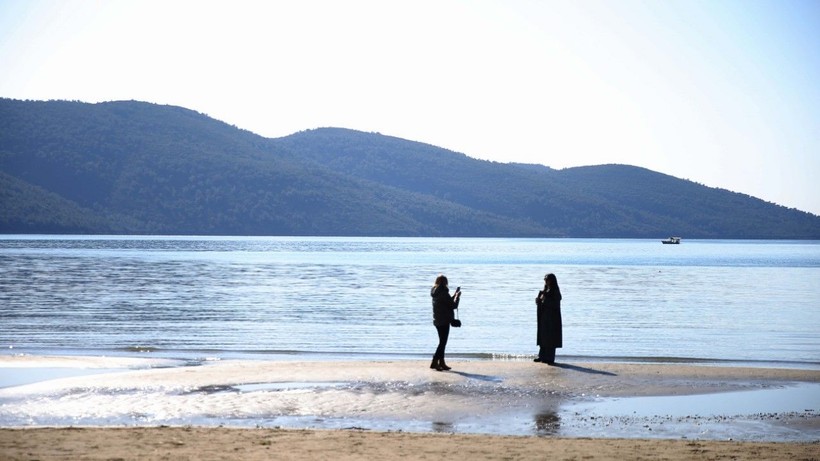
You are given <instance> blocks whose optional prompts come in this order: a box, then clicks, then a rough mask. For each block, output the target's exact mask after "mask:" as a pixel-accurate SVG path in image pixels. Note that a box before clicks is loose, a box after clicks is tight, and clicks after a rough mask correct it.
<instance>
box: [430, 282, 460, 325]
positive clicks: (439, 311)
mask: <svg viewBox="0 0 820 461" xmlns="http://www.w3.org/2000/svg"><path fill="white" fill-rule="evenodd" d="M430 296H432V297H433V325H435V326H437V327H441V326H444V325H449V324H450V321H452V320H453V318H455V317H454V316H453V310H454V309H457V308H458V302H456V301H455V300H454V299H453V296H450V290H449V289H448V288H447V286H446V285H434V286H433V288H431V289H430Z"/></svg>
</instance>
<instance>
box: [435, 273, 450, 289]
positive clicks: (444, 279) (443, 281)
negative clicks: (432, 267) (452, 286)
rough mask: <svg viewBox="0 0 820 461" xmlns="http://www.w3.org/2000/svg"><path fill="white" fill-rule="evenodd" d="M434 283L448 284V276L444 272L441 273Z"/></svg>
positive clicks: (438, 284)
mask: <svg viewBox="0 0 820 461" xmlns="http://www.w3.org/2000/svg"><path fill="white" fill-rule="evenodd" d="M433 285H434V286H437V287H438V286H442V285H444V286H447V277H445V276H444V274H440V275H439V276H438V277H436V282H435V283H434V284H433Z"/></svg>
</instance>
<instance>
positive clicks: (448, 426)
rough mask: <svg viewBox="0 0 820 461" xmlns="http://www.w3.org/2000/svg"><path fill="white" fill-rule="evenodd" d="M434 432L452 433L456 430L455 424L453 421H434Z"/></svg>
mask: <svg viewBox="0 0 820 461" xmlns="http://www.w3.org/2000/svg"><path fill="white" fill-rule="evenodd" d="M432 429H433V432H447V433H452V432H455V431H456V428H455V426H454V425H453V423H451V422H444V421H433V424H432Z"/></svg>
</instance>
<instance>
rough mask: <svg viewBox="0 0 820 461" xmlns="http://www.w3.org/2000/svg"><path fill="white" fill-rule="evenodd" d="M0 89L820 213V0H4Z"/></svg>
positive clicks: (0, 4)
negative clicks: (642, 178) (136, 104)
mask: <svg viewBox="0 0 820 461" xmlns="http://www.w3.org/2000/svg"><path fill="white" fill-rule="evenodd" d="M0 97H7V98H15V99H35V100H48V99H65V100H79V101H85V102H101V101H114V100H139V101H147V102H152V103H158V104H171V105H176V106H183V107H186V108H189V109H193V110H196V111H198V112H202V113H205V114H207V115H209V116H211V117H213V118H216V119H218V120H222V121H224V122H227V123H229V124H232V125H236V126H237V127H239V128H243V129H246V130H249V131H252V132H254V133H257V134H260V135H262V136H265V137H271V138H273V137H280V136H286V135H288V134H291V133H294V132H297V131H301V130H305V129H312V128H318V127H329V126H333V127H342V128H351V129H356V130H362V131H374V132H379V133H382V134H385V135H391V136H397V137H400V138H405V139H409V140H413V141H420V142H425V143H429V144H433V145H436V146H440V147H444V148H447V149H451V150H454V151H457V152H462V153H464V154H467V155H469V156H470V157H474V158H479V159H487V160H494V161H498V162H526V163H540V164H544V165H547V166H550V167H552V168H559V169H560V168H565V167H570V166H580V165H599V164H606V163H622V164H629V165H635V166H641V167H645V168H649V169H651V170H655V171H658V172H662V173H666V174H670V175H673V176H676V177H679V178H683V179H690V180H692V181H696V182H698V183H701V184H704V185H707V186H711V187H720V188H724V189H729V190H732V191H736V192H742V193H745V194H749V195H753V196H755V197H759V198H761V199H763V200H766V201H770V202H774V203H778V204H781V205H785V206H788V207H793V208H798V209H801V210H804V211H809V212H812V213H814V214H820V186H818V185H817V181H818V178H820V0H806V1H797V0H772V1H767V0H741V1H734V0H709V1H697V0H651V1H629V0H601V1H596V0H568V1H560V0H542V1H537V0H533V1H523V0H498V1H481V0H470V1H466V0H465V1H457V0H430V1H427V0H413V1H389V0H373V1H364V0H315V1H314V0H294V1H276V0H268V1H242V0H232V1H208V0H192V1H182V0H164V1H160V0H105V1H91V0H84V1H75V0H63V1H59V0H47V1H43V0H0ZM0 129H2V127H0Z"/></svg>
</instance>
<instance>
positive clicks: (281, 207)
mask: <svg viewBox="0 0 820 461" xmlns="http://www.w3.org/2000/svg"><path fill="white" fill-rule="evenodd" d="M0 232H2V233H89V234H110V233H113V234H192V235H303V236H307V235H340V236H482V237H611V238H660V237H667V236H669V235H672V234H674V235H681V236H683V237H685V238H738V239H745V238H749V239H820V217H818V216H815V215H812V214H810V213H806V212H802V211H799V210H795V209H789V208H785V207H782V206H779V205H775V204H772V203H768V202H764V201H762V200H760V199H757V198H754V197H750V196H748V195H744V194H739V193H734V192H730V191H726V190H722V189H715V188H710V187H706V186H703V185H699V184H696V183H694V182H691V181H687V180H682V179H678V178H674V177H672V176H668V175H664V174H660V173H656V172H653V171H650V170H647V169H644V168H639V167H634V166H627V165H601V166H589V167H578V168H568V169H564V170H555V169H552V168H549V167H546V166H540V165H525V164H515V163H497V162H490V161H484V160H477V159H473V158H470V157H468V156H467V155H464V154H461V153H457V152H452V151H449V150H446V149H442V148H439V147H435V146H432V145H429V144H423V143H419V142H414V141H408V140H404V139H400V138H395V137H391V136H385V135H381V134H377V133H364V132H360V131H354V130H349V129H342V128H320V129H315V130H307V131H302V132H298V133H294V134H292V135H289V136H285V137H282V138H276V139H270V138H264V137H261V136H258V135H256V134H253V133H251V132H249V131H246V130H242V129H239V128H236V127H233V126H230V125H228V124H225V123H223V122H220V121H217V120H214V119H212V118H210V117H207V116H206V115H203V114H200V113H197V112H195V111H191V110H188V109H184V108H180V107H173V106H161V105H156V104H151V103H144V102H136V101H119V102H108V103H99V104H88V103H81V102H70V101H47V102H46V101H18V100H11V99H0Z"/></svg>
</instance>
